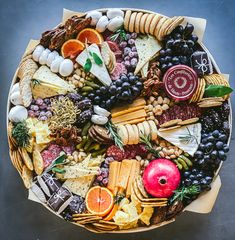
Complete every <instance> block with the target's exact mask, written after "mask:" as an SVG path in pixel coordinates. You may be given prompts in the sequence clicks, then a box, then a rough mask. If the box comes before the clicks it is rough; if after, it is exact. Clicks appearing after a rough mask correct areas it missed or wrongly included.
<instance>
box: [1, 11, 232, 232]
mask: <svg viewBox="0 0 235 240" xmlns="http://www.w3.org/2000/svg"><path fill="white" fill-rule="evenodd" d="M121 9H122V10H123V11H127V10H131V11H135V12H143V13H153V14H159V15H162V16H165V15H163V14H160V13H156V12H153V11H149V10H144V9H135V8H121ZM94 10H97V11H101V12H103V13H105V12H106V11H107V10H108V8H102V9H94ZM84 14H86V13H84ZM59 25H61V23H60V24H59ZM56 27H57V26H56ZM200 46H201V47H202V49H203V50H204V51H205V52H206V53H207V54H208V55H209V57H210V60H211V62H212V65H213V68H214V70H215V71H216V73H221V71H220V68H219V66H218V65H217V64H216V61H215V59H214V58H213V56H212V54H211V53H210V51H209V50H208V49H207V48H206V47H205V46H204V44H203V43H200ZM31 52H32V51H30V52H25V53H24V54H23V57H25V56H27V55H29V54H30V53H31ZM23 57H22V58H23ZM18 70H19V68H18V67H17V69H16V71H15V74H14V76H13V79H12V81H11V86H10V89H9V94H8V100H7V113H6V123H7V124H6V125H7V137H8V144H9V155H10V159H11V161H12V164H13V166H14V167H15V168H17V167H16V166H15V162H14V157H13V151H17V152H18V154H19V151H18V149H17V148H14V147H12V145H11V144H12V142H11V141H10V136H9V131H8V129H9V120H8V113H9V110H10V109H11V107H12V104H11V102H10V90H11V88H12V86H13V85H14V84H15V83H17V82H18V78H17V73H18ZM228 102H229V106H230V115H229V125H230V134H229V138H228V144H230V141H231V135H232V106H231V101H230V99H229V100H228ZM222 164H223V162H221V164H220V167H219V168H218V169H217V171H216V173H215V176H214V179H216V177H217V176H218V174H219V171H220V169H221V167H222ZM17 171H18V172H19V174H20V176H21V172H20V171H19V169H17ZM43 205H44V206H45V207H46V208H47V209H48V210H49V211H51V212H52V213H54V214H56V213H55V212H53V211H52V210H51V209H50V208H49V207H48V206H47V205H46V204H43ZM56 215H57V214H56ZM57 216H58V217H60V218H62V217H61V216H60V215H57ZM174 221H175V218H172V219H171V220H168V221H164V222H161V223H158V224H154V225H151V226H148V227H138V228H134V229H128V230H118V231H116V230H114V231H105V233H136V232H144V231H149V230H153V229H155V228H158V227H161V226H164V225H166V224H169V223H172V222H174ZM71 223H73V222H71ZM73 224H75V225H78V226H81V227H84V228H86V229H87V230H89V231H91V232H95V233H99V232H97V231H96V230H95V229H93V228H91V227H89V228H88V227H86V226H84V225H80V224H77V223H73ZM103 233H104V232H103Z"/></svg>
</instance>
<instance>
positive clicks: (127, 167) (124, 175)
mask: <svg viewBox="0 0 235 240" xmlns="http://www.w3.org/2000/svg"><path fill="white" fill-rule="evenodd" d="M132 163H133V161H131V160H130V159H124V160H122V163H121V169H120V173H119V176H118V182H117V186H118V187H119V188H120V189H121V190H124V191H125V190H126V188H127V183H128V180H129V176H130V173H131V168H132Z"/></svg>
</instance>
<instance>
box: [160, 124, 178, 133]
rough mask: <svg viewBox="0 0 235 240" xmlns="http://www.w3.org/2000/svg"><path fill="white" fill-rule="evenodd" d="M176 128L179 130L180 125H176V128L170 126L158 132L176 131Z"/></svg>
mask: <svg viewBox="0 0 235 240" xmlns="http://www.w3.org/2000/svg"><path fill="white" fill-rule="evenodd" d="M176 128H180V125H176V126H172V127H168V128H159V129H158V131H159V132H164V131H169V130H172V129H176Z"/></svg>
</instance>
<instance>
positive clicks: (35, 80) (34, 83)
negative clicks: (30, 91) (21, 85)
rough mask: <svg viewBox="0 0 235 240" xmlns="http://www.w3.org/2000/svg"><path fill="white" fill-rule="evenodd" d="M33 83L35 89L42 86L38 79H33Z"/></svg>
mask: <svg viewBox="0 0 235 240" xmlns="http://www.w3.org/2000/svg"><path fill="white" fill-rule="evenodd" d="M31 81H32V84H33V88H35V87H36V86H37V85H40V84H41V82H40V80H37V79H32V80H31Z"/></svg>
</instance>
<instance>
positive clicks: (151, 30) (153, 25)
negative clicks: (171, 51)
mask: <svg viewBox="0 0 235 240" xmlns="http://www.w3.org/2000/svg"><path fill="white" fill-rule="evenodd" d="M160 19H161V16H160V15H159V14H155V16H154V17H153V19H152V21H151V23H150V27H149V33H150V34H151V35H153V34H154V30H155V28H156V26H157V24H158V22H159V21H160Z"/></svg>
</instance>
